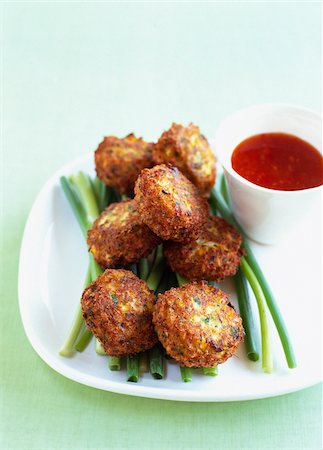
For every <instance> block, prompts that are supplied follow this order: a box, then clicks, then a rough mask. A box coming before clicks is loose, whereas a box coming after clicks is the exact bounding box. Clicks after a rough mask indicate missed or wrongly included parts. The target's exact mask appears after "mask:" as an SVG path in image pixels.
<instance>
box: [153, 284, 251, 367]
mask: <svg viewBox="0 0 323 450" xmlns="http://www.w3.org/2000/svg"><path fill="white" fill-rule="evenodd" d="M153 323H154V326H155V330H156V332H157V335H158V338H159V340H160V342H161V343H162V345H163V346H164V348H165V350H166V352H167V354H168V355H170V356H171V357H172V358H174V359H175V360H176V361H177V362H178V363H179V364H181V365H183V366H188V367H213V366H214V365H217V364H222V363H224V362H225V361H226V360H227V359H228V358H230V356H232V355H233V354H234V352H235V350H236V348H237V347H238V345H239V343H240V342H241V341H242V340H243V337H244V330H243V326H242V320H241V317H240V316H239V315H238V314H237V313H236V311H235V310H234V308H233V306H232V305H231V304H230V303H229V301H228V296H227V295H226V294H225V293H224V292H222V291H221V290H220V289H217V288H216V287H214V286H209V285H208V284H207V283H206V282H205V281H202V282H199V283H197V282H193V283H190V284H186V285H184V286H182V287H179V288H173V289H170V290H169V291H166V292H165V293H164V294H159V295H158V300H157V302H156V303H155V306H154V308H153Z"/></svg>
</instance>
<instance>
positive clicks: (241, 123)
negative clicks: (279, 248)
mask: <svg viewBox="0 0 323 450" xmlns="http://www.w3.org/2000/svg"><path fill="white" fill-rule="evenodd" d="M270 132H282V133H289V134H293V135H295V136H298V137H299V138H301V139H303V140H305V141H307V142H309V143H310V144H312V145H313V146H314V147H315V148H317V149H318V150H319V151H320V152H322V139H321V138H322V119H321V116H320V115H319V114H318V113H316V112H314V111H311V110H309V109H306V108H302V107H299V106H293V105H286V104H279V103H278V104H264V105H256V106H251V107H249V108H246V109H243V110H241V111H238V112H236V113H234V114H232V115H231V116H229V117H227V118H226V119H224V120H223V122H221V124H220V126H219V128H218V129H217V132H216V135H215V139H214V140H213V141H212V148H213V151H214V153H215V154H216V156H217V158H218V160H219V161H220V163H221V164H222V166H223V170H224V173H225V176H226V179H227V182H228V187H229V194H230V199H231V206H232V209H233V213H234V215H235V218H236V219H237V221H238V222H239V223H240V225H241V227H242V228H243V230H244V232H245V233H246V235H247V236H248V237H250V238H251V239H254V240H255V241H257V242H260V243H264V244H275V243H278V242H279V241H280V240H281V239H282V238H283V237H284V235H285V234H286V233H288V232H289V231H290V229H291V227H292V226H293V225H294V224H295V223H297V221H298V220H299V219H300V217H301V216H303V215H304V214H305V213H306V212H307V211H308V210H309V209H310V207H312V205H313V202H314V201H315V200H317V199H319V197H320V193H321V188H322V187H321V186H319V187H314V188H310V189H304V190H298V191H279V190H273V189H267V188H263V187H261V186H257V185H255V184H253V183H251V182H250V181H248V180H246V179H245V178H243V177H241V176H240V175H239V174H238V173H237V172H235V171H234V170H233V168H232V165H231V155H232V152H233V150H234V149H235V147H236V146H237V145H238V144H239V143H240V142H242V141H243V140H244V139H246V138H248V137H250V136H253V135H255V134H259V133H270Z"/></svg>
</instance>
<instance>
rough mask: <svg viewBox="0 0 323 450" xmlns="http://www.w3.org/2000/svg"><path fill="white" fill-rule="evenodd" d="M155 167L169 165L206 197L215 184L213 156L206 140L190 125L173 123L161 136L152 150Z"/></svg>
mask: <svg viewBox="0 0 323 450" xmlns="http://www.w3.org/2000/svg"><path fill="white" fill-rule="evenodd" d="M153 158H154V161H155V163H156V164H161V163H167V162H169V163H170V164H172V165H173V166H176V167H178V168H179V170H180V171H181V172H182V173H183V174H184V175H185V176H186V177H187V178H188V179H189V180H190V181H191V182H192V183H193V184H195V186H196V187H197V188H198V189H199V191H200V193H201V194H202V195H207V194H208V193H209V192H210V190H211V189H212V187H213V186H214V183H215V178H216V167H215V162H216V159H215V156H214V154H213V152H212V150H211V148H210V146H209V143H208V141H207V140H206V138H205V137H204V136H203V135H202V134H201V133H200V129H199V127H198V126H196V125H194V124H193V123H191V124H189V126H187V127H184V126H183V125H178V124H176V123H173V124H172V126H171V128H170V129H169V130H167V131H164V133H163V134H162V135H161V136H160V138H159V140H158V142H157V144H156V145H155V146H154V148H153Z"/></svg>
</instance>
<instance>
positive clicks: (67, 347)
mask: <svg viewBox="0 0 323 450" xmlns="http://www.w3.org/2000/svg"><path fill="white" fill-rule="evenodd" d="M90 283H91V274H90V270H89V269H88V271H87V274H86V278H85V283H84V287H86V286H88V285H89V284H90ZM83 324H84V321H83V317H82V308H81V305H80V304H79V305H78V307H77V311H76V314H75V317H74V320H73V324H72V327H71V329H70V332H69V334H68V336H67V338H66V340H65V342H64V344H63V345H62V347H61V349H60V351H59V354H60V355H61V356H71V355H72V353H73V349H74V345H75V342H76V340H77V338H78V336H79V334H80V332H81V330H82V326H83Z"/></svg>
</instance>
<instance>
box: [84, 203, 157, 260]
mask: <svg viewBox="0 0 323 450" xmlns="http://www.w3.org/2000/svg"><path fill="white" fill-rule="evenodd" d="M87 242H88V245H89V249H90V251H91V253H92V254H93V256H94V258H95V260H96V261H97V263H98V264H100V266H101V267H103V268H118V267H125V266H127V265H129V264H131V263H134V262H137V261H139V259H140V258H143V257H145V256H148V255H149V254H150V253H151V252H152V250H153V249H154V248H155V247H156V246H157V245H158V244H159V242H160V239H159V238H158V237H157V236H156V235H155V234H154V233H153V232H152V231H151V230H150V228H148V227H147V225H145V224H144V223H143V221H142V220H141V218H140V214H139V212H138V210H137V208H136V205H135V202H134V201H133V200H123V201H121V202H119V203H112V204H111V205H110V206H109V207H108V208H107V209H105V210H104V211H103V212H102V214H101V215H100V216H99V217H98V218H97V219H96V220H95V222H94V223H93V226H92V228H91V229H90V230H89V231H88V239H87Z"/></svg>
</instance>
